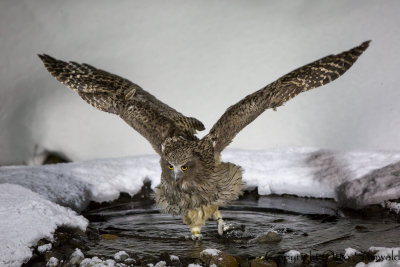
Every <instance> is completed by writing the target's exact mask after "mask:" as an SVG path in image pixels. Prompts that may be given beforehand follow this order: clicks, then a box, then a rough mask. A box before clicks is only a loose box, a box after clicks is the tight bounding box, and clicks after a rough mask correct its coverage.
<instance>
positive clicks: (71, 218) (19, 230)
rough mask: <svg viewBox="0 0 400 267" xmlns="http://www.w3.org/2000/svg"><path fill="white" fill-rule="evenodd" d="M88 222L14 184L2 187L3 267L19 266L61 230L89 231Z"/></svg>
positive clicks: (0, 244)
mask: <svg viewBox="0 0 400 267" xmlns="http://www.w3.org/2000/svg"><path fill="white" fill-rule="evenodd" d="M87 224H88V221H87V220H86V219H85V218H84V217H82V216H79V215H78V214H77V213H76V212H75V211H72V210H71V209H69V208H65V207H62V206H59V205H57V204H55V203H52V202H50V201H49V200H46V199H43V198H42V197H41V196H40V195H38V194H37V193H34V192H32V191H31V190H29V189H27V188H24V187H22V186H19V185H13V184H0V236H1V242H0V266H20V265H21V264H22V263H24V262H26V261H27V260H29V258H30V257H31V256H32V247H33V246H35V245H36V244H37V242H38V241H39V239H41V238H47V239H49V240H51V239H52V237H53V233H54V231H55V230H56V229H57V227H59V226H69V227H76V228H80V229H82V230H85V229H86V226H87Z"/></svg>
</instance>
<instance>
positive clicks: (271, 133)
mask: <svg viewBox="0 0 400 267" xmlns="http://www.w3.org/2000/svg"><path fill="white" fill-rule="evenodd" d="M11 2H12V4H11ZM51 2H52V3H51V4H48V2H47V1H39V2H37V1H30V0H23V1H17V2H15V1H0V25H12V27H2V28H1V29H0V33H1V37H2V38H1V46H0V47H1V53H0V62H2V65H1V68H0V80H1V84H2V89H1V93H0V94H1V96H0V125H1V126H2V131H0V164H18V163H21V162H22V161H24V160H26V159H27V158H29V157H30V156H31V154H32V152H33V149H34V146H35V144H42V145H43V146H44V147H45V148H47V149H51V150H57V151H63V152H65V154H66V155H67V156H70V157H71V159H73V160H74V161H77V160H85V159H86V160H87V159H91V158H108V157H118V156H127V155H134V154H135V155H139V154H145V153H153V151H152V148H151V146H150V145H149V144H148V143H147V142H146V140H145V139H144V138H142V137H141V136H140V135H139V134H137V133H136V132H134V131H133V130H132V129H131V128H130V127H129V126H127V125H126V124H125V123H124V122H123V121H122V120H121V119H120V118H118V117H117V116H115V115H109V114H106V113H104V112H101V111H98V110H96V109H95V108H93V107H91V106H90V105H88V104H87V103H85V102H84V101H83V100H82V99H80V97H79V96H77V95H76V93H74V92H72V91H71V90H69V89H68V88H66V87H65V86H63V85H62V84H60V83H58V82H57V81H55V80H54V79H53V78H51V76H50V74H49V73H48V72H47V71H46V70H45V69H44V67H43V64H42V63H41V62H40V60H39V59H38V58H37V57H36V54H37V53H48V54H50V55H52V56H55V57H57V58H60V59H64V60H73V61H77V62H86V63H89V64H91V65H93V66H95V67H98V68H102V69H105V70H106V71H109V72H112V73H115V74H117V75H120V76H122V77H126V78H127V79H129V80H131V81H132V82H135V83H137V84H139V85H140V86H141V87H143V88H144V89H145V90H148V91H149V92H150V93H151V94H153V95H155V96H156V97H157V98H159V99H160V100H162V101H164V102H165V103H167V104H168V105H171V106H172V107H173V108H175V109H177V110H178V111H180V112H182V113H183V114H185V115H188V116H193V117H197V118H199V119H200V120H202V121H203V122H204V124H205V126H206V128H207V129H210V128H211V127H212V125H213V123H214V122H215V121H216V120H217V119H218V118H219V117H220V115H222V113H223V112H224V111H225V109H226V108H228V107H229V106H230V105H232V104H234V103H235V102H237V101H239V100H240V99H241V98H242V97H244V96H245V95H247V94H250V93H252V92H254V91H255V90H258V89H259V88H262V87H263V86H265V85H266V84H268V83H270V82H272V81H274V80H275V79H276V78H278V77H280V76H281V75H284V74H285V73H287V72H288V71H290V70H293V69H295V68H297V67H300V66H302V65H304V64H306V63H309V62H311V61H314V60H316V59H318V58H320V57H322V56H326V55H329V54H332V53H338V52H341V51H343V50H345V49H349V48H351V47H353V46H355V45H357V44H360V43H361V42H362V41H364V40H368V39H372V43H371V47H370V48H369V49H368V50H367V51H366V53H365V54H364V55H363V56H362V57H361V58H360V59H359V60H358V61H357V63H356V64H355V65H354V66H353V67H352V68H351V69H350V70H349V71H348V72H347V73H346V74H345V75H344V76H342V77H341V78H339V79H338V80H336V81H334V82H332V83H331V84H329V85H326V86H324V87H322V88H318V89H316V90H313V91H311V92H307V93H304V94H302V95H300V96H298V97H296V99H294V100H292V101H290V102H289V103H288V104H287V105H286V106H285V107H282V108H279V109H278V112H273V111H272V110H271V111H267V112H265V113H264V114H262V115H261V116H260V117H259V118H257V120H256V121H255V122H254V123H252V124H251V125H249V126H247V127H246V128H245V130H244V131H243V132H241V133H240V134H239V135H238V136H237V137H236V138H235V140H234V141H233V143H232V146H231V147H237V148H248V149H260V148H268V147H273V146H277V145H279V146H289V145H306V146H316V147H329V148H334V149H369V150H371V149H372V150H376V149H379V150H382V149H386V150H387V149H393V148H396V147H397V148H398V147H400V139H399V138H398V133H399V130H400V116H399V112H400V105H398V102H399V91H398V84H399V75H397V69H398V62H400V52H399V49H398V44H399V41H400V29H399V27H398V25H400V16H398V14H399V13H400V2H399V1H390V2H389V3H388V4H384V5H383V4H382V3H381V1H368V4H366V3H365V0H354V1H346V4H343V2H341V1H323V2H322V1H318V2H317V3H318V4H312V5H311V4H310V1H307V0H299V1H257V2H256V3H254V2H248V1H229V0H223V1H182V4H180V3H179V8H176V5H172V4H170V3H169V2H166V1H156V2H155V3H153V1H122V2H121V3H119V4H118V5H115V4H114V2H113V1H101V2H97V1H96V11H97V12H87V10H90V9H92V8H93V3H92V2H91V1H74V2H70V1H57V2H55V1H51ZM210 10H212V11H213V12H210ZM60 12H61V13H62V14H61V15H60ZM221 14H224V15H223V16H222V15H221ZM105 17H106V18H107V19H104V18H105ZM150 18H151V19H150ZM83 22H85V23H83ZM83 24H84V25H85V26H84V27H82V25H83ZM94 25H96V27H95V26H94ZM271 25H273V27H272V26H271ZM60 29H64V30H63V32H64V33H65V34H60ZM366 29H367V30H366ZM328 32H329V33H328ZM327 33H328V34H327ZM50 37H51V38H50ZM113 40H118V41H113ZM93 47H96V49H93ZM387 55H390V56H387ZM382 62H384V64H382ZM376 66H379V68H376ZM371 70H374V72H371ZM204 132H207V130H206V131H204ZM22 140H23V141H22Z"/></svg>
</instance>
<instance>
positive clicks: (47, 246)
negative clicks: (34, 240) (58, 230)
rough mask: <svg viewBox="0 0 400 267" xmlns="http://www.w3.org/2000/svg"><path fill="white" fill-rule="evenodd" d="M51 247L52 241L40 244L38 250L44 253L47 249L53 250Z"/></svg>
mask: <svg viewBox="0 0 400 267" xmlns="http://www.w3.org/2000/svg"><path fill="white" fill-rule="evenodd" d="M51 248H52V245H51V243H49V244H45V245H41V246H39V247H38V248H37V250H38V251H39V253H44V252H46V251H49V250H51Z"/></svg>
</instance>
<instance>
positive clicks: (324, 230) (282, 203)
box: [87, 197, 400, 257]
mask: <svg viewBox="0 0 400 267" xmlns="http://www.w3.org/2000/svg"><path fill="white" fill-rule="evenodd" d="M88 214H89V217H90V218H91V221H92V222H91V225H90V227H92V228H94V229H97V230H98V231H99V232H100V233H102V234H103V233H109V234H114V235H117V236H118V237H119V238H117V239H114V240H105V239H100V240H99V241H98V242H95V243H93V244H90V245H89V251H88V252H87V253H88V254H89V255H103V256H112V255H113V254H114V253H115V252H117V251H120V250H124V251H127V252H132V253H134V254H137V255H139V256H145V257H148V256H156V255H159V254H160V253H162V252H167V253H168V254H173V255H177V256H181V257H198V255H199V253H200V252H201V251H202V250H204V249H206V248H216V249H219V250H222V251H224V252H226V253H228V254H231V255H236V256H263V255H265V254H266V253H267V254H268V255H273V254H279V253H283V252H286V251H288V250H291V249H295V250H298V251H300V252H304V253H307V254H309V253H310V252H311V253H312V254H319V253H321V254H322V253H324V252H326V251H333V252H335V253H337V254H343V253H344V250H345V249H346V248H348V247H352V248H355V249H358V250H360V251H366V250H368V248H369V247H371V246H383V247H398V246H400V241H399V240H400V224H399V223H398V222H397V221H396V220H394V219H393V218H390V217H388V216H372V217H365V216H362V215H361V214H359V213H355V212H351V211H342V210H339V209H338V208H337V206H336V203H335V202H334V201H331V200H320V199H304V198H296V197H260V198H258V199H253V200H239V201H236V202H234V203H233V205H231V206H229V207H227V208H225V209H223V210H222V215H223V217H224V220H225V221H226V222H228V223H233V224H235V225H240V224H243V225H244V226H245V231H244V232H241V231H235V232H232V233H230V234H229V235H228V236H227V237H223V238H221V237H219V236H218V234H217V227H216V223H215V222H214V221H209V222H207V224H206V226H205V227H203V229H202V234H203V240H202V241H201V242H198V241H197V242H195V241H192V240H186V239H185V236H188V235H190V231H189V228H188V227H187V226H186V225H184V224H183V223H182V220H181V219H180V218H179V217H173V216H170V215H167V214H162V213H160V212H159V210H158V209H156V208H155V206H154V205H152V204H148V203H147V204H143V203H141V202H140V201H139V202H131V203H127V204H124V205H119V206H117V207H116V206H114V207H109V208H102V209H97V210H93V211H91V212H90V213H88ZM93 218H95V219H93ZM271 230H273V231H276V232H278V233H279V234H280V235H281V236H282V241H281V242H279V243H274V244H259V243H257V242H254V240H252V239H253V238H255V237H256V236H258V235H260V234H262V233H264V232H268V231H271Z"/></svg>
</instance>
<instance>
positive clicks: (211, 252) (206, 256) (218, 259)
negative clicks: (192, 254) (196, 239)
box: [200, 249, 239, 267]
mask: <svg viewBox="0 0 400 267" xmlns="http://www.w3.org/2000/svg"><path fill="white" fill-rule="evenodd" d="M200 259H201V260H202V261H203V262H204V263H206V264H207V266H211V265H213V264H214V265H215V266H217V267H225V266H230V267H238V266H239V265H238V263H237V261H236V259H235V257H233V256H231V255H229V254H226V253H224V252H222V251H220V250H218V249H205V250H203V251H202V252H201V253H200Z"/></svg>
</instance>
